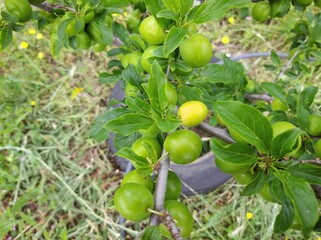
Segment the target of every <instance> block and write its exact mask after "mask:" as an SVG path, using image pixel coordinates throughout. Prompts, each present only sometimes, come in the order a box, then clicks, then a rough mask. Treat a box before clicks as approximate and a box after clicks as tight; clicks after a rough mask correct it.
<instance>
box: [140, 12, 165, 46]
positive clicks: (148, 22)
mask: <svg viewBox="0 0 321 240" xmlns="http://www.w3.org/2000/svg"><path fill="white" fill-rule="evenodd" d="M139 33H140V35H141V36H142V38H143V39H144V40H145V41H146V42H148V44H150V45H158V44H162V43H163V42H164V40H165V38H166V35H167V33H166V32H165V29H164V28H163V27H162V26H161V25H160V24H159V23H158V22H157V21H156V19H155V17H154V16H152V15H151V16H149V17H147V18H145V19H144V20H143V21H142V22H141V24H140V25H139Z"/></svg>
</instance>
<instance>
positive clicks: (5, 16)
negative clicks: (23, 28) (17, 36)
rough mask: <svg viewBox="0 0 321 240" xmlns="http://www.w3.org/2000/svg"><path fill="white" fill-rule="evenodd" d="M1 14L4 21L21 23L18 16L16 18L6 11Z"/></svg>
mask: <svg viewBox="0 0 321 240" xmlns="http://www.w3.org/2000/svg"><path fill="white" fill-rule="evenodd" d="M0 13H1V17H2V19H3V21H8V22H19V19H18V18H17V17H16V16H14V15H12V14H10V13H8V12H6V11H1V12H0Z"/></svg>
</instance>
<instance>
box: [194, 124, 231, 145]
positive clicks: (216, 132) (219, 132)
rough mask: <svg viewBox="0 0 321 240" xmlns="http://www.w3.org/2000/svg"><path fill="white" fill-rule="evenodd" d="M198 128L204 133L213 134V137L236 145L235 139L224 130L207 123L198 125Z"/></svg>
mask: <svg viewBox="0 0 321 240" xmlns="http://www.w3.org/2000/svg"><path fill="white" fill-rule="evenodd" d="M198 127H199V128H200V129H202V130H203V131H205V132H207V133H209V134H211V135H212V136H214V137H217V138H219V139H221V140H223V141H225V142H227V143H235V141H234V139H233V138H232V137H231V136H230V135H229V134H228V133H227V131H226V130H224V129H221V128H217V127H213V126H211V125H209V124H208V123H205V122H202V123H201V124H200V125H198Z"/></svg>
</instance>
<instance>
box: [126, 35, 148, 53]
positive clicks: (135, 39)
mask: <svg viewBox="0 0 321 240" xmlns="http://www.w3.org/2000/svg"><path fill="white" fill-rule="evenodd" d="M129 39H130V41H131V43H132V44H133V45H134V46H136V47H137V48H140V49H142V50H145V49H146V47H147V45H146V42H145V41H144V40H143V39H142V37H141V36H140V35H139V34H134V33H133V34H131V35H130V36H129Z"/></svg>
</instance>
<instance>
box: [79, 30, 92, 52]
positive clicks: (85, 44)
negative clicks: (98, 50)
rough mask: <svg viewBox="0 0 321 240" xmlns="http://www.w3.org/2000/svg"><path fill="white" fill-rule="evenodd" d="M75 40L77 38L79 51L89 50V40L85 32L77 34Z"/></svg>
mask: <svg viewBox="0 0 321 240" xmlns="http://www.w3.org/2000/svg"><path fill="white" fill-rule="evenodd" d="M76 38H77V43H78V48H79V49H82V50H87V49H89V48H90V45H91V39H90V37H89V35H88V34H87V33H86V32H85V31H82V32H80V33H78V34H77V36H76Z"/></svg>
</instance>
